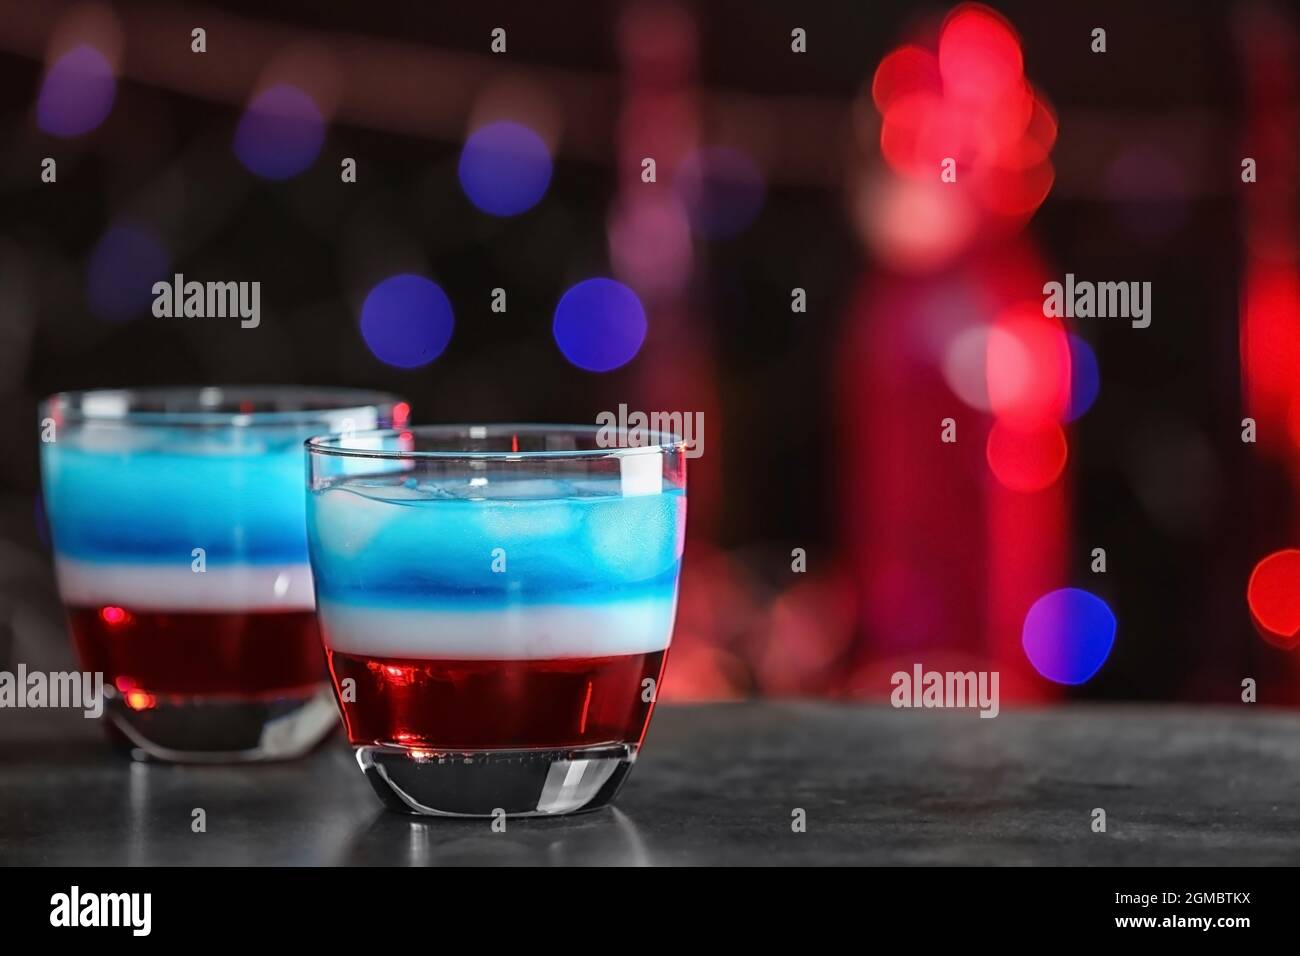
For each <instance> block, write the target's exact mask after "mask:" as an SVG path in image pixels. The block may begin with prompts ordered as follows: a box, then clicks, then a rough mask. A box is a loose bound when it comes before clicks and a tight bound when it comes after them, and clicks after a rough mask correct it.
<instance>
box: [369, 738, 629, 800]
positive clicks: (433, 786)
mask: <svg viewBox="0 0 1300 956" xmlns="http://www.w3.org/2000/svg"><path fill="white" fill-rule="evenodd" d="M356 750H357V763H358V764H360V765H361V769H362V770H363V771H364V772H365V775H366V779H368V780H369V781H370V785H371V786H372V787H374V788H375V792H376V793H378V794H379V796H380V799H382V800H383V801H384V803H385V804H387V805H388V807H389V808H390V809H393V810H398V811H401V812H403V813H413V814H421V815H429V816H443V817H491V816H496V815H498V814H500V813H505V814H506V815H507V816H512V817H540V816H556V815H559V814H564V813H576V812H579V811H582V810H595V809H596V808H597V807H603V806H605V805H606V804H607V803H609V802H610V801H611V800H613V799H614V796H615V794H617V793H618V790H619V787H621V786H622V785H623V781H624V780H625V779H626V778H627V775H628V773H629V772H630V771H631V769H632V764H633V763H634V762H635V761H636V754H637V745H636V744H600V745H597V746H592V747H573V748H566V749H562V750H481V751H477V752H451V751H446V752H435V751H429V750H415V749H411V748H406V747H391V746H389V747H379V746H364V747H357V748H356Z"/></svg>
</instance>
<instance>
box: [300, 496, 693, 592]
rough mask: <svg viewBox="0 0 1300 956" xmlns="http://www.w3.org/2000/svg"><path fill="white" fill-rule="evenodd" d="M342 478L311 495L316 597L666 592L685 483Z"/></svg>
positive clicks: (672, 579) (677, 547)
mask: <svg viewBox="0 0 1300 956" xmlns="http://www.w3.org/2000/svg"><path fill="white" fill-rule="evenodd" d="M474 481H475V484H474V485H471V484H470V483H469V482H467V481H459V482H438V481H430V480H416V479H414V478H410V479H404V478H403V477H402V476H401V475H394V476H388V477H378V478H347V479H343V480H342V481H341V482H340V483H338V484H335V485H333V486H330V487H327V488H325V489H321V490H316V491H313V492H312V493H311V494H310V495H309V496H308V497H309V500H308V505H307V519H308V534H309V538H310V542H311V552H312V559H313V561H312V569H313V575H314V578H315V581H316V593H317V596H318V597H319V598H320V599H321V600H323V601H329V602H332V603H339V604H352V605H366V606H371V607H384V608H391V609H394V610H396V609H428V610H475V609H480V608H482V609H491V608H497V607H503V606H508V605H520V604H541V603H547V604H592V603H600V602H610V601H624V600H629V599H639V598H662V599H664V600H668V601H671V599H672V597H673V594H674V590H675V587H676V583H677V573H678V569H679V567H680V563H681V546H682V537H683V534H684V529H685V522H686V497H685V495H684V494H683V493H682V491H681V490H680V489H676V488H667V489H665V490H664V492H663V493H661V494H648V495H637V496H631V497H624V496H623V495H622V493H621V487H620V482H619V479H618V478H607V479H582V480H577V481H562V480H557V479H552V478H520V477H519V476H518V475H510V476H508V477H502V476H495V475H492V474H491V473H485V474H483V475H481V476H478V477H477V478H475V479H474Z"/></svg>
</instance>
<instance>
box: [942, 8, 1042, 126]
mask: <svg viewBox="0 0 1300 956" xmlns="http://www.w3.org/2000/svg"><path fill="white" fill-rule="evenodd" d="M1024 66H1025V61H1024V57H1023V55H1022V54H1021V52H1020V41H1019V39H1017V37H1016V33H1015V30H1013V29H1012V28H1011V24H1009V23H1008V22H1007V21H1006V20H1005V19H1003V18H1002V17H1001V16H1000V15H999V14H997V13H995V12H994V11H993V10H990V9H989V8H988V7H985V6H983V5H981V4H975V3H968V4H962V5H961V6H960V7H958V8H957V9H955V10H954V11H953V12H952V13H951V14H950V15H949V16H948V19H947V20H946V21H944V24H943V29H942V30H941V31H940V34H939V75H940V76H941V77H943V88H944V92H945V93H946V94H949V95H951V96H954V97H957V98H959V99H967V100H977V101H985V102H987V101H992V100H997V99H1000V98H1002V97H1005V96H1006V95H1007V93H1008V92H1009V91H1011V90H1013V89H1014V88H1015V87H1016V86H1017V85H1018V84H1019V83H1020V81H1021V78H1022V76H1023V74H1024Z"/></svg>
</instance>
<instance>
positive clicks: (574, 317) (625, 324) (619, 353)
mask: <svg viewBox="0 0 1300 956" xmlns="http://www.w3.org/2000/svg"><path fill="white" fill-rule="evenodd" d="M551 332H552V334H553V335H554V336H555V344H556V345H558V346H559V347H560V351H561V352H563V353H564V357H565V358H567V359H568V360H569V361H570V362H572V363H573V364H574V365H576V366H578V368H582V369H586V370H587V371H589V372H608V371H611V370H613V369H616V368H618V367H619V366H621V365H626V364H627V363H628V362H630V361H632V359H633V358H634V357H635V356H636V353H637V352H638V351H640V349H641V343H642V342H644V341H645V334H646V315H645V308H644V307H643V306H642V305H641V300H640V299H638V298H637V295H636V293H635V292H633V291H632V290H631V289H629V288H628V287H627V286H625V285H623V283H621V282H616V281H614V280H613V279H587V280H585V281H583V282H579V283H578V284H577V285H575V286H574V287H573V288H571V289H569V291H568V292H566V293H564V295H563V296H561V297H560V301H559V304H557V305H556V306H555V321H554V322H553V323H552V326H551Z"/></svg>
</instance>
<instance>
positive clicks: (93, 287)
mask: <svg viewBox="0 0 1300 956" xmlns="http://www.w3.org/2000/svg"><path fill="white" fill-rule="evenodd" d="M170 273H171V255H170V254H169V253H168V251H167V247H166V246H165V245H164V244H163V241H162V239H161V238H160V237H159V236H158V235H157V233H155V232H153V230H151V229H147V228H145V227H144V226H137V225H131V224H125V223H119V224H115V225H112V226H110V227H109V228H108V229H106V230H104V234H103V235H102V236H100V238H99V241H98V242H97V243H95V247H94V248H93V249H92V250H91V251H90V256H89V258H88V259H87V261H86V303H87V305H88V306H89V307H90V311H91V312H92V313H94V314H95V315H96V316H98V317H99V318H101V319H106V320H108V321H109V322H122V321H125V320H126V319H132V318H135V317H136V316H138V315H140V314H142V313H144V312H146V311H148V310H149V308H150V305H151V303H152V302H153V285H154V283H155V282H159V281H169V280H170V279H171V274H170Z"/></svg>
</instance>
